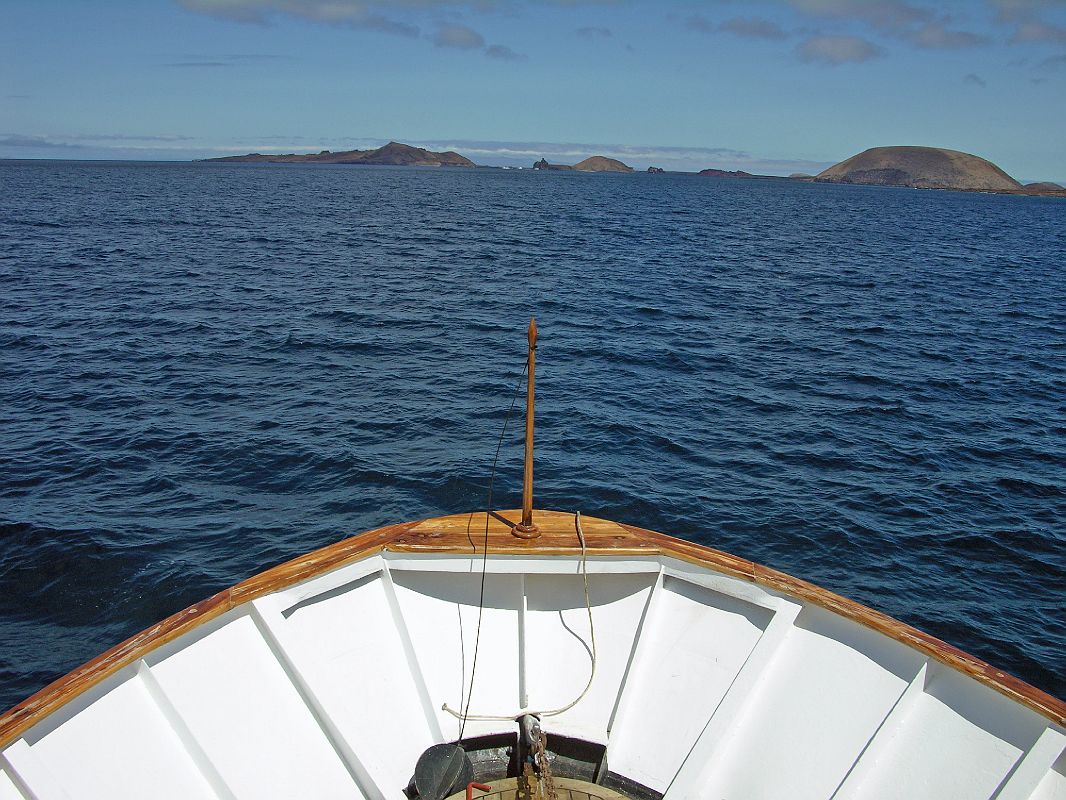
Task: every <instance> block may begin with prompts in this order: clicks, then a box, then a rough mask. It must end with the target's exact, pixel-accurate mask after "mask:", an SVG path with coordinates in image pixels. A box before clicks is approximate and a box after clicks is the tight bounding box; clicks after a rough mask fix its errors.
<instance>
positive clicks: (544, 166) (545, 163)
mask: <svg viewBox="0 0 1066 800" xmlns="http://www.w3.org/2000/svg"><path fill="white" fill-rule="evenodd" d="M533 169H562V170H566V169H573V167H571V166H570V165H569V164H549V163H548V161H547V159H544V158H542V159H541V160H540V161H538V162H537V163H536V164H534V165H533Z"/></svg>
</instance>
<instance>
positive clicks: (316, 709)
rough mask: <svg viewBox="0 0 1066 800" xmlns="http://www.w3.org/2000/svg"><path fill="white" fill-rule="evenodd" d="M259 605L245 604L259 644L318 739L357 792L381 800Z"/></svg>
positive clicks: (369, 799) (377, 788)
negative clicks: (274, 662) (311, 721)
mask: <svg viewBox="0 0 1066 800" xmlns="http://www.w3.org/2000/svg"><path fill="white" fill-rule="evenodd" d="M262 602H263V599H262V598H261V599H259V600H253V601H252V602H251V603H249V604H248V607H249V612H248V616H249V617H250V618H251V620H252V622H253V623H255V627H256V629H257V630H258V631H259V635H260V636H262V637H263V641H265V642H266V644H267V647H268V648H269V649H270V652H271V653H272V654H273V655H274V658H275V659H277V662H278V664H279V665H280V666H281V668H282V670H283V671H284V672H285V675H286V677H287V678H288V679H289V682H290V683H291V684H292V686H293V688H294V689H295V690H296V693H297V694H298V695H299V697H300V699H301V700H302V701H303V704H304V705H305V706H306V707H307V710H308V712H309V713H310V714H311V717H312V718H313V719H314V721H315V723H316V724H317V725H318V727H319V729H320V730H321V731H322V735H323V736H324V737H325V739H326V741H327V742H328V743H329V745H330V747H331V748H332V749H333V751H334V752H335V753H336V754H337V757H338V759H339V760H340V762H341V764H343V765H344V768H345V769H346V770H347V772H348V774H349V776H350V777H351V779H352V782H353V783H354V784H355V786H356V787H357V788H358V789H359V791H360V792H362V794H363V795H364V796H365V797H366V798H367V800H385V797H386V795H385V792H384V791H383V790H382V788H381V787H380V786H379V785H378V783H377V781H375V780H374V778H373V777H372V776H371V774H370V771H369V770H368V769H367V768H366V766H365V765H364V764H363V762H362V761H361V760H360V758H359V756H357V755H356V753H355V750H354V749H353V748H352V746H351V745H350V744H349V743H348V741H347V739H345V738H344V735H343V734H342V733H341V732H340V728H339V727H338V726H337V723H336V722H334V721H333V717H332V716H331V715H330V714H329V712H328V711H326V708H325V705H324V704H323V703H322V701H321V700H320V699H319V697H318V695H317V694H316V693H315V691H314V690H313V689H312V688H311V685H310V684H309V683H308V681H307V678H306V677H305V676H304V674H303V672H302V671H301V670H300V668H299V667H297V666H296V664H295V663H294V662H293V660H292V657H291V656H290V655H289V653H288V650H287V649H286V648H285V646H284V644H283V643H282V641H281V639H282V638H283V637H284V634H283V633H281V631H279V630H277V628H276V627H275V625H274V624H273V623H272V622H271V620H270V617H269V616H268V614H269V613H270V609H269V608H268V609H266V612H264V609H263V608H262V607H261V606H260V603H262Z"/></svg>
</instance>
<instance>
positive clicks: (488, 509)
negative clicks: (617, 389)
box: [459, 356, 529, 744]
mask: <svg viewBox="0 0 1066 800" xmlns="http://www.w3.org/2000/svg"><path fill="white" fill-rule="evenodd" d="M528 372H529V357H528V356H526V363H525V366H524V367H522V377H521V378H520V379H519V381H518V385H516V386H515V389H514V394H513V395H512V396H511V407H510V408H509V409H508V410H507V416H506V417H505V418H504V420H503V430H502V431H500V440H499V441H498V442H496V454H495V455H494V456H493V457H492V470H491V471H490V472H489V497H488V502H487V503H486V504H485V541H484V544H483V545H482V548H481V594H480V596H479V598H478V602H477V633H475V634H474V658H473V661H472V663H471V665H470V692H469V693H468V694H467V696H466V707H465V708H464V709H463V719H462V722H461V723H460V724H459V743H460V744H462V741H463V734H464V733H465V732H466V720H467V715H469V714H470V701H471V700H473V699H474V674H475V673H476V672H477V651H478V646H479V645H480V644H481V618H482V616H484V613H485V573H486V571H487V569H488V564H489V519H490V515H491V513H492V485H493V483H494V482H495V480H496V462H497V461H498V460H499V458H500V448H502V447H503V439H504V437H505V436H506V435H507V424H508V423H509V422H510V421H511V414H513V413H514V407H515V403H516V402H518V392H519V391H520V390H521V389H522V385H523V384H524V383H525V382H526V374H527V373H528ZM460 702H461V699H460Z"/></svg>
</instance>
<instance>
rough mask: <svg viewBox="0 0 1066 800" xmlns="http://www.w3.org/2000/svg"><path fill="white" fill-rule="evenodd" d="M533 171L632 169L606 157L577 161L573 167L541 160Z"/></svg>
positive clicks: (618, 170)
mask: <svg viewBox="0 0 1066 800" xmlns="http://www.w3.org/2000/svg"><path fill="white" fill-rule="evenodd" d="M533 169H550V170H576V171H577V172H632V171H633V168H632V167H631V166H629V165H628V164H623V163H622V162H621V161H619V160H618V159H616V158H607V156H592V157H591V158H586V159H585V160H584V161H579V162H578V163H576V164H574V165H573V166H571V165H569V164H549V163H548V161H547V159H543V158H542V159H541V160H540V161H538V162H536V163H535V164H534V165H533Z"/></svg>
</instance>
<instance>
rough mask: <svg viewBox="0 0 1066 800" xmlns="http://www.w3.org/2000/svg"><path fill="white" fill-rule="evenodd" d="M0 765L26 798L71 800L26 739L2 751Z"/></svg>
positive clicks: (34, 799)
mask: <svg viewBox="0 0 1066 800" xmlns="http://www.w3.org/2000/svg"><path fill="white" fill-rule="evenodd" d="M0 767H3V768H4V770H5V771H6V772H7V775H8V777H9V778H11V781H12V783H14V784H15V788H16V789H18V790H19V791H20V792H21V793H22V794H23V795H25V796H26V800H70V795H68V794H67V791H66V789H64V788H63V787H62V786H61V785H60V784H59V781H57V780H56V778H55V776H54V775H52V773H51V771H50V770H49V769H48V766H47V765H46V764H45V763H44V762H43V761H41V759H40V758H38V756H37V754H36V753H35V752H33V748H31V747H30V746H29V744H27V743H26V740H25V739H19V740H18V741H15V742H12V743H11V744H10V745H8V747H7V749H6V750H4V751H3V752H0Z"/></svg>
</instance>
